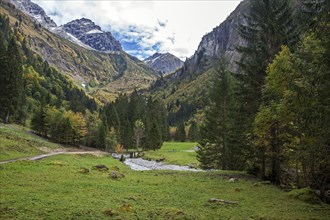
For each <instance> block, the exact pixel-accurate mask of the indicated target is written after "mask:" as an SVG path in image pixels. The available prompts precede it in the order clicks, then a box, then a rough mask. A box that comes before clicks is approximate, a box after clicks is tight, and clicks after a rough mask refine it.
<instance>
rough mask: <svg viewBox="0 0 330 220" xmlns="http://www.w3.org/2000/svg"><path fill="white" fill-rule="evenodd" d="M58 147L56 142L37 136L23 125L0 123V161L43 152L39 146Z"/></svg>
mask: <svg viewBox="0 0 330 220" xmlns="http://www.w3.org/2000/svg"><path fill="white" fill-rule="evenodd" d="M58 147H60V146H59V145H58V144H54V143H51V142H49V141H47V140H45V139H43V138H41V137H38V136H36V135H34V134H32V133H30V132H29V131H28V130H27V129H25V128H24V127H21V126H18V125H5V124H1V123H0V161H1V160H8V159H13V158H19V157H28V156H34V155H38V154H41V153H43V152H42V151H41V150H40V149H41V148H58Z"/></svg>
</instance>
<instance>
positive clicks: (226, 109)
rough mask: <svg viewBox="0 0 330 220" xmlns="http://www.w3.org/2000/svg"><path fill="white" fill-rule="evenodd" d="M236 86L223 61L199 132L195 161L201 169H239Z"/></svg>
mask: <svg viewBox="0 0 330 220" xmlns="http://www.w3.org/2000/svg"><path fill="white" fill-rule="evenodd" d="M237 88H238V87H237V82H236V79H235V78H234V77H233V76H232V74H231V73H229V72H228V70H227V69H226V64H225V61H224V60H223V59H222V60H221V61H220V62H219V64H218V65H217V67H216V71H215V73H214V79H213V84H212V86H211V89H210V91H209V97H210V101H211V103H210V106H209V107H208V108H207V109H206V111H205V119H204V122H203V124H202V126H201V128H200V135H201V140H200V141H199V143H200V145H201V147H200V150H199V151H197V158H198V160H199V161H200V162H201V164H202V166H203V167H204V168H220V169H242V168H243V167H244V163H245V160H244V158H245V157H244V156H245V155H244V154H245V152H244V148H243V147H242V146H243V143H242V137H241V132H240V122H239V114H240V112H239V110H240V109H239V100H238V96H237V94H236V93H237Z"/></svg>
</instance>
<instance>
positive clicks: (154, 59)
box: [143, 53, 183, 75]
mask: <svg viewBox="0 0 330 220" xmlns="http://www.w3.org/2000/svg"><path fill="white" fill-rule="evenodd" d="M143 62H144V63H145V64H147V65H148V66H149V67H151V68H152V69H154V70H156V71H157V72H159V73H160V75H167V74H169V73H172V72H174V71H176V70H178V69H180V68H181V67H182V66H183V61H182V60H180V59H179V58H177V57H176V56H174V55H173V54H170V53H165V54H161V53H155V54H154V55H152V56H150V57H148V58H147V59H145V60H144V61H143Z"/></svg>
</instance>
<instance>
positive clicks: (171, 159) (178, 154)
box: [144, 142, 198, 165]
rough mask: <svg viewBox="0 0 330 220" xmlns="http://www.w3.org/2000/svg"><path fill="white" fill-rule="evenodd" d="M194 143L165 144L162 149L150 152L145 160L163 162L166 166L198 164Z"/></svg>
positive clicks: (146, 154)
mask: <svg viewBox="0 0 330 220" xmlns="http://www.w3.org/2000/svg"><path fill="white" fill-rule="evenodd" d="M196 145H197V143H194V142H165V143H164V144H163V146H162V148H161V149H159V150H157V151H148V152H146V153H145V155H144V158H145V159H151V160H163V161H164V163H166V164H176V165H187V164H193V163H196V164H197V163H198V161H197V159H196V152H195V151H194V147H195V146H196Z"/></svg>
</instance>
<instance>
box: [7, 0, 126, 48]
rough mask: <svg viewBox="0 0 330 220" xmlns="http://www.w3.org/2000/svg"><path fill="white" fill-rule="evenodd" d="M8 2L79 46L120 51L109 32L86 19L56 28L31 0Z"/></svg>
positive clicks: (118, 44) (119, 45)
mask: <svg viewBox="0 0 330 220" xmlns="http://www.w3.org/2000/svg"><path fill="white" fill-rule="evenodd" d="M10 2H12V3H13V4H14V5H15V6H16V7H17V8H19V9H20V10H21V11H23V12H25V13H26V14H28V15H30V16H31V17H32V18H34V19H35V20H36V22H38V23H39V24H40V25H41V26H43V27H45V28H46V29H48V30H49V31H51V32H53V33H56V34H58V35H60V36H61V37H63V38H65V39H68V40H70V41H72V42H73V43H76V44H78V45H79V46H82V47H85V48H87V49H95V50H98V51H102V52H109V51H120V50H122V47H121V44H120V43H119V41H117V40H116V39H115V38H114V37H113V36H112V34H111V33H110V32H104V31H102V29H101V27H100V26H97V25H96V24H95V23H94V22H93V21H91V20H89V19H87V18H81V19H76V20H74V21H71V22H69V23H67V24H65V25H63V26H57V25H56V23H55V22H54V21H53V20H52V19H51V18H50V17H48V16H47V14H46V12H45V11H44V10H43V9H42V8H41V7H40V6H39V5H37V4H35V3H33V2H31V0H11V1H10Z"/></svg>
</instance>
